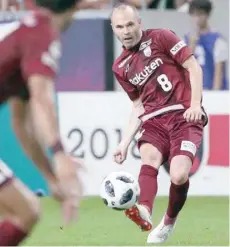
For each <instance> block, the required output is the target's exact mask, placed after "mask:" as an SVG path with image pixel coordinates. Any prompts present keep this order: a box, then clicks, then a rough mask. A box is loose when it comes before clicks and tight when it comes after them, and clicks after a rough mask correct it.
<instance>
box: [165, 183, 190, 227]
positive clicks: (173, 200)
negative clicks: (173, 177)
mask: <svg viewBox="0 0 230 247" xmlns="http://www.w3.org/2000/svg"><path fill="white" fill-rule="evenodd" d="M188 189H189V180H187V181H186V182H185V183H183V184H180V185H177V184H174V183H173V182H171V186H170V192H169V203H168V209H167V213H166V215H165V224H166V225H169V224H174V222H175V220H176V217H177V215H178V214H179V212H180V211H181V209H182V208H183V206H184V204H185V201H186V199H187V193H188Z"/></svg>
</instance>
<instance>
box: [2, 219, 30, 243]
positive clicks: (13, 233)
mask: <svg viewBox="0 0 230 247" xmlns="http://www.w3.org/2000/svg"><path fill="white" fill-rule="evenodd" d="M26 236H27V233H25V232H23V231H22V230H21V229H20V228H19V227H18V226H15V225H14V224H13V223H11V222H9V221H3V222H1V223H0V246H17V245H19V244H20V243H21V242H22V240H23V239H25V238H26Z"/></svg>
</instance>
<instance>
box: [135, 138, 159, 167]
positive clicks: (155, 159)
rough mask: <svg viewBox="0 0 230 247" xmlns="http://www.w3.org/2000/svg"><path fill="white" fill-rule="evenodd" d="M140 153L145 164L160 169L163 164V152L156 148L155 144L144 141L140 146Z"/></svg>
mask: <svg viewBox="0 0 230 247" xmlns="http://www.w3.org/2000/svg"><path fill="white" fill-rule="evenodd" d="M140 155H141V160H142V163H143V164H145V165H150V166H153V167H155V168H156V169H159V167H160V166H161V164H162V160H163V157H162V154H161V153H160V152H159V151H158V149H157V148H155V147H154V146H153V145H151V144H149V143H144V144H142V145H141V147H140Z"/></svg>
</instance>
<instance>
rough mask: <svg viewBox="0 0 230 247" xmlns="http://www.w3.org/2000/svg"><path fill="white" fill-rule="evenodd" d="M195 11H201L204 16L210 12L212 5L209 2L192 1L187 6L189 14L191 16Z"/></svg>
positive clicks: (203, 0)
mask: <svg viewBox="0 0 230 247" xmlns="http://www.w3.org/2000/svg"><path fill="white" fill-rule="evenodd" d="M196 10H201V11H203V12H205V13H206V14H208V15H209V14H210V13H211V11H212V3H211V1H209V0H192V1H191V2H190V4H189V13H190V14H192V13H193V12H194V11H196Z"/></svg>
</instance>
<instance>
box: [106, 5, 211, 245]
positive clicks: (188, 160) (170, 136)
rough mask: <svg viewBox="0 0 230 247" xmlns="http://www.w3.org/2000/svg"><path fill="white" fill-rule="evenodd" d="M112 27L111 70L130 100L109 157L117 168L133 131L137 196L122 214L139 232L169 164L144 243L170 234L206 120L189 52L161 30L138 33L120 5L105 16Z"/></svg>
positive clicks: (133, 17)
mask: <svg viewBox="0 0 230 247" xmlns="http://www.w3.org/2000/svg"><path fill="white" fill-rule="evenodd" d="M111 22H112V28H113V31H114V33H115V35H116V36H117V38H118V39H119V40H120V41H121V43H122V45H123V51H122V53H121V55H120V56H119V57H118V58H117V59H116V61H115V62H114V65H113V72H114V74H115V76H116V78H117V80H118V82H119V83H120V85H121V86H122V88H123V89H124V90H125V92H126V93H127V94H128V96H129V98H130V99H131V101H132V102H133V111H132V115H131V118H130V122H129V124H128V128H127V131H126V134H125V135H124V138H123V139H122V141H121V143H120V144H119V146H118V148H117V150H116V151H115V153H114V160H115V162H117V163H118V164H121V163H122V162H123V161H124V160H125V159H126V155H127V150H128V147H129V144H130V142H131V141H132V139H133V138H134V136H135V135H136V133H137V132H138V130H139V131H140V133H139V136H140V137H139V139H138V147H139V151H140V155H141V160H142V164H143V165H142V167H141V170H140V174H139V183H140V188H141V194H140V198H139V202H138V204H137V205H136V206H134V207H133V208H131V209H128V210H126V211H125V214H126V215H127V216H128V217H129V218H130V219H131V220H132V221H134V222H135V223H136V224H137V225H138V226H139V227H140V228H141V229H142V230H143V231H149V230H151V229H152V220H151V214H152V208H153V202H154V199H155V196H156V194H157V175H158V170H159V168H160V166H161V165H162V164H163V163H164V162H165V161H168V163H169V164H170V178H171V186H170V192H169V203H168V209H167V211H166V213H165V215H164V216H163V219H162V221H161V222H160V224H159V225H158V226H157V227H156V228H155V229H154V230H153V231H152V232H151V233H150V234H149V236H148V239H147V242H148V243H162V242H165V241H166V240H167V239H168V237H169V236H170V234H171V232H172V231H173V228H174V226H175V222H176V219H177V216H178V214H179V212H180V210H181V209H182V207H183V206H184V203H185V201H186V197H187V192H188V189H189V171H190V169H191V167H192V163H193V160H194V157H195V155H196V151H197V149H198V148H199V145H200V143H201V140H202V134H203V127H204V125H205V124H206V122H207V116H206V114H205V112H204V110H203V108H202V106H201V100H202V70H201V68H200V66H199V65H198V63H197V61H196V59H195V58H194V56H193V54H192V52H191V50H190V48H188V47H187V46H186V44H185V43H184V42H183V41H182V40H180V39H179V38H178V37H177V36H176V35H175V33H173V32H172V31H170V30H167V29H149V30H142V27H141V19H140V17H139V16H138V13H137V11H136V9H135V8H133V7H131V6H128V5H125V4H121V5H119V6H117V7H116V8H114V10H113V13H112V16H111Z"/></svg>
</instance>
